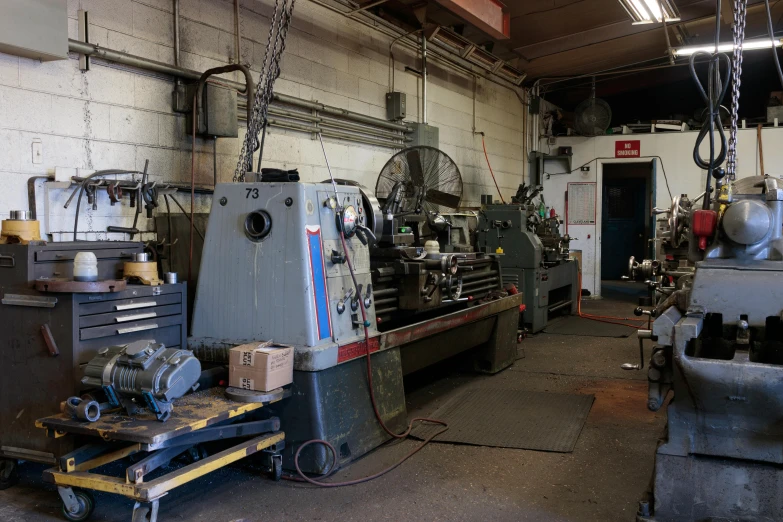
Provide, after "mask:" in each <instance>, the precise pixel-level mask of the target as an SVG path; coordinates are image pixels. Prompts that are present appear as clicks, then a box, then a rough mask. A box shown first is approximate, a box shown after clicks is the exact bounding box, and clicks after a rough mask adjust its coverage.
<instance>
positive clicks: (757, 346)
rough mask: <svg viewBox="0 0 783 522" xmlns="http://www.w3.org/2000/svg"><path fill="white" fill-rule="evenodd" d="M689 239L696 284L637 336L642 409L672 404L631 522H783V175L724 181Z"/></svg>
mask: <svg viewBox="0 0 783 522" xmlns="http://www.w3.org/2000/svg"><path fill="white" fill-rule="evenodd" d="M688 234H689V240H690V245H692V246H691V248H690V251H691V254H690V255H689V259H690V260H691V261H692V262H695V266H696V269H695V272H694V275H693V283H692V286H690V285H685V286H683V287H682V288H680V289H678V290H677V291H675V292H674V293H673V294H672V295H671V296H669V297H668V298H667V299H666V300H665V301H664V302H662V303H660V304H659V305H658V306H657V307H656V308H655V309H654V310H651V311H649V312H646V313H648V314H650V315H652V316H653V317H655V322H654V323H653V325H652V329H651V330H648V331H645V330H640V331H639V337H640V339H652V340H653V341H654V342H655V346H654V347H653V351H652V356H651V359H650V366H649V369H648V374H647V376H648V381H649V396H648V408H649V409H650V410H652V411H657V410H658V409H659V408H660V407H661V406H662V405H663V404H664V402H665V400H666V398H667V395H668V392H669V391H673V393H674V398H673V400H672V401H671V402H670V403H669V405H668V408H667V413H668V425H667V427H668V429H667V432H666V436H665V439H664V440H663V441H662V443H661V444H659V446H658V448H657V451H656V456H655V473H654V477H653V488H652V497H651V498H649V499H647V500H645V501H643V502H642V503H641V504H640V510H639V515H638V517H637V520H639V521H657V522H674V521H678V522H679V521H685V520H688V521H692V520H770V521H771V520H783V496H781V495H780V494H779V491H780V485H781V484H783V422H782V421H783V413H781V412H783V384H782V383H783V366H781V364H783V320H782V319H781V317H782V316H783V180H781V179H778V178H773V177H761V176H755V177H751V178H744V179H740V180H738V181H736V182H733V183H732V182H726V183H724V184H723V185H722V186H721V187H720V193H719V196H718V197H717V198H716V201H715V202H714V203H713V204H712V208H711V209H710V208H708V209H702V210H694V211H693V212H692V214H691V226H690V230H689V232H688Z"/></svg>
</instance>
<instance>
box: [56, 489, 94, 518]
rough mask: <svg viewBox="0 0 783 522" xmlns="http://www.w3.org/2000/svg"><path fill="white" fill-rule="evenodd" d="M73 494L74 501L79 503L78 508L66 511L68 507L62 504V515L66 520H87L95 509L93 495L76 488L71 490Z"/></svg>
mask: <svg viewBox="0 0 783 522" xmlns="http://www.w3.org/2000/svg"><path fill="white" fill-rule="evenodd" d="M73 494H74V496H75V497H76V502H78V503H79V509H77V510H76V512H71V511H68V508H67V507H65V504H63V516H65V518H67V519H68V520H73V521H75V522H80V521H81V520H87V519H88V518H90V516H91V515H92V512H93V511H95V497H93V496H92V493H90V492H89V491H82V490H78V489H74V490H73Z"/></svg>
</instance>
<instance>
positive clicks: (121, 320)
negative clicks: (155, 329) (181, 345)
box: [114, 312, 158, 323]
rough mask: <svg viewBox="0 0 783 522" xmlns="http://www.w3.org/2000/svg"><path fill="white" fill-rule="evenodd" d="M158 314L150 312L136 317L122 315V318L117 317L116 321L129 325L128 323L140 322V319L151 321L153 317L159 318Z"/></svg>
mask: <svg viewBox="0 0 783 522" xmlns="http://www.w3.org/2000/svg"><path fill="white" fill-rule="evenodd" d="M157 316H158V314H156V313H155V312H149V313H147V314H136V315H122V316H120V317H115V318H114V320H115V321H116V322H118V323H127V322H128V321H138V320H139V319H150V318H152V317H157Z"/></svg>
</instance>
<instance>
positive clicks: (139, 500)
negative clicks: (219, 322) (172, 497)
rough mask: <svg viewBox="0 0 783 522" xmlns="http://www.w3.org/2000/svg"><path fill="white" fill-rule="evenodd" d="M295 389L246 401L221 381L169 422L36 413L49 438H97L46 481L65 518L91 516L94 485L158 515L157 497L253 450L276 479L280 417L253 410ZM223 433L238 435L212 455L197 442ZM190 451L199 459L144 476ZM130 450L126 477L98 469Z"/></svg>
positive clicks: (188, 399)
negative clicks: (92, 419)
mask: <svg viewBox="0 0 783 522" xmlns="http://www.w3.org/2000/svg"><path fill="white" fill-rule="evenodd" d="M290 393H291V392H290V389H283V388H279V389H277V390H274V391H272V392H269V393H267V394H265V395H263V397H261V398H260V399H259V400H261V401H263V402H247V403H243V402H235V401H231V400H229V399H227V398H226V397H225V395H224V390H223V388H212V389H209V390H204V391H200V392H197V393H194V394H191V395H187V396H185V397H183V398H181V399H179V400H178V401H177V403H176V404H175V407H174V411H173V412H172V414H171V417H170V418H169V420H168V421H166V422H160V421H158V420H156V419H155V416H154V415H153V414H150V413H145V414H142V415H135V416H132V417H129V416H127V415H125V414H121V413H119V412H118V413H105V414H103V415H102V416H101V418H100V419H99V420H98V421H97V422H84V421H79V420H75V419H72V418H70V417H68V416H66V415H64V414H60V415H54V416H52V417H45V418H43V419H39V420H38V421H37V423H36V425H37V426H38V427H39V428H43V429H45V430H46V432H47V435H48V436H50V437H55V438H59V437H63V436H66V435H82V436H87V437H94V438H95V439H98V442H95V443H92V444H87V445H84V446H81V447H79V448H78V449H76V450H75V451H73V452H71V453H69V454H67V455H64V456H63V457H61V458H60V459H59V460H58V465H57V466H55V467H53V468H50V469H48V470H46V471H44V480H45V481H47V482H51V483H54V484H55V485H56V486H57V491H58V493H59V494H60V497H61V498H62V501H63V515H64V516H65V518H67V519H68V520H73V521H81V520H87V519H88V518H89V517H90V515H91V514H92V512H93V510H94V509H95V500H94V497H93V496H92V493H91V491H92V490H94V491H103V492H107V493H116V494H119V495H123V496H125V497H128V498H130V499H133V500H135V504H134V507H133V516H132V521H133V522H141V521H144V522H156V521H157V517H158V508H159V500H160V498H161V497H163V496H164V495H167V494H168V493H169V491H171V490H172V489H174V488H176V487H178V486H182V485H183V484H186V483H188V482H190V481H192V480H195V479H197V478H199V477H202V476H204V475H206V474H208V473H211V472H213V471H215V470H217V469H220V468H222V467H224V466H227V465H228V464H231V463H233V462H236V461H238V460H240V459H242V458H244V457H247V456H248V455H252V454H253V453H257V452H263V453H265V454H266V455H267V456H268V458H269V463H270V470H271V476H272V478H274V479H275V480H279V479H280V477H281V474H282V458H281V456H280V451H282V449H283V448H284V447H285V442H284V439H285V433H283V432H282V431H279V430H280V420H279V419H278V418H276V417H272V418H269V419H265V420H256V419H255V417H256V416H255V415H253V413H254V412H256V413H257V412H258V411H259V410H260V409H261V408H262V407H263V406H264V405H266V404H271V403H274V402H277V401H279V400H281V399H283V398H286V397H288V396H290ZM240 437H241V438H242V439H241V440H239V438H240ZM224 439H238V440H239V442H237V443H236V444H234V445H232V446H231V447H229V448H228V449H225V450H223V451H221V452H219V453H216V454H214V455H211V456H204V455H203V454H202V452H201V451H199V449H198V445H199V444H202V443H204V442H211V441H216V440H224ZM186 452H189V453H190V455H192V456H193V457H194V459H193V460H195V462H193V463H192V464H189V465H186V466H184V467H182V468H179V469H176V470H174V471H171V472H168V473H165V474H163V475H161V476H158V477H156V478H154V479H152V480H150V481H148V482H147V481H145V477H147V475H149V474H150V473H152V472H153V471H155V470H157V469H159V468H161V467H164V466H166V465H167V464H168V462H169V461H170V460H171V459H174V458H175V457H177V456H179V455H182V454H184V453H186ZM145 453H146V454H145ZM137 454H140V455H137ZM131 455H137V456H140V457H141V458H140V459H139V460H136V461H135V462H134V463H132V464H131V465H130V466H128V467H127V468H126V469H125V476H124V477H117V476H110V475H104V474H101V473H97V472H96V470H97V468H100V467H102V466H105V465H107V464H110V463H114V462H117V461H120V460H122V459H124V458H126V457H130V456H131ZM202 457H203V458H202ZM76 488H78V489H76Z"/></svg>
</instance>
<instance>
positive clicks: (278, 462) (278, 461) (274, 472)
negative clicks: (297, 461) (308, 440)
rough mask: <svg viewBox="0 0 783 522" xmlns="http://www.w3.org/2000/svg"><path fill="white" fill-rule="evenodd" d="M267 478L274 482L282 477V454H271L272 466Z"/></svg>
mask: <svg viewBox="0 0 783 522" xmlns="http://www.w3.org/2000/svg"><path fill="white" fill-rule="evenodd" d="M269 478H271V479H272V480H274V481H275V482H277V481H279V480H280V479H282V478H283V456H282V455H272V467H271V470H270V471H269Z"/></svg>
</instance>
